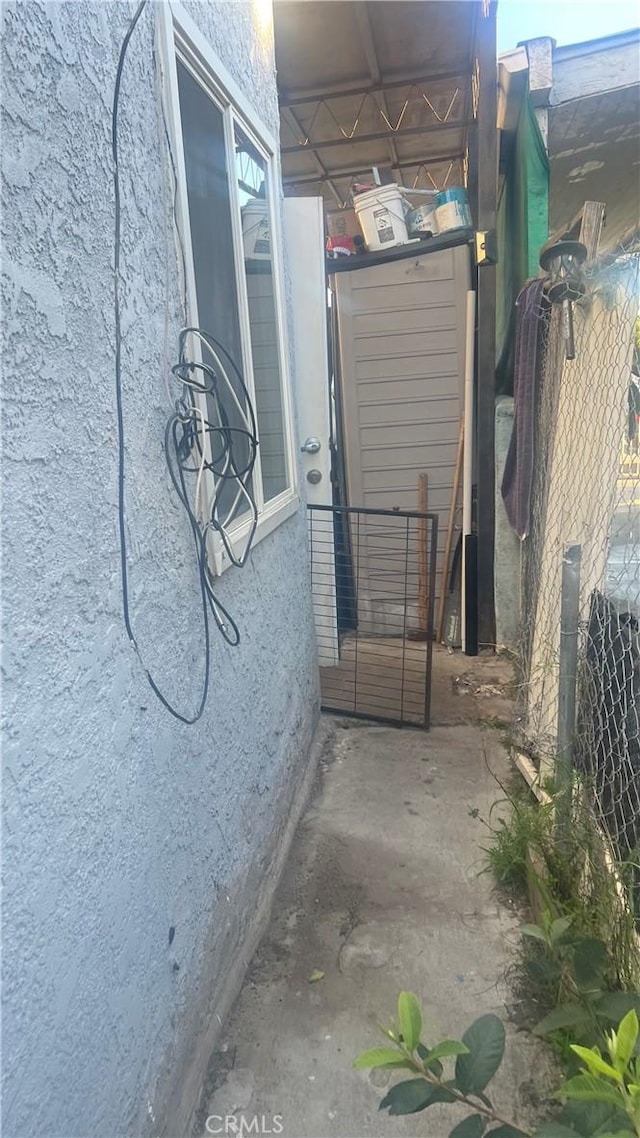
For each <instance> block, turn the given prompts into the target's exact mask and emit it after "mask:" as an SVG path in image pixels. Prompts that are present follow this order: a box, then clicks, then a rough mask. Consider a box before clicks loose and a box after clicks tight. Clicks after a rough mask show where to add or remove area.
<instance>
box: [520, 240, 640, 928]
mask: <svg viewBox="0 0 640 1138" xmlns="http://www.w3.org/2000/svg"><path fill="white" fill-rule="evenodd" d="M639 286H640V246H639V245H638V242H637V240H636V241H635V243H629V245H628V246H627V247H626V248H621V249H619V250H618V251H617V252H616V253H615V254H613V255H611V256H609V257H607V258H606V259H602V260H596V261H594V262H593V263H592V264H591V265H589V266H588V267H587V269H586V292H585V295H584V297H583V298H582V300H580V301H578V302H577V303H575V304H574V305H573V316H574V330H575V358H574V359H567V358H566V352H565V336H566V324H563V312H562V309H561V307H560V306H559V305H551V304H549V303H548V301H547V300H546V298H545V296H544V295H543V294H542V292H541V289H540V287H539V286H538V292H537V294H536V296H537V302H536V303H537V311H536V313H535V325H536V328H535V337H536V347H537V364H536V377H535V391H536V396H535V406H534V412H533V418H534V424H535V427H534V431H533V438H534V456H535V457H534V463H533V475H532V485H531V494H530V498H529V511H530V517H529V531H528V534H527V536H526V539H525V540H523V542H522V575H521V580H522V596H521V614H522V619H521V642H520V648H519V658H520V666H521V670H522V676H521V678H522V686H521V694H522V698H521V702H520V708H519V726H520V731H521V735H522V737H523V748H524V749H525V750H527V751H528V753H529V755H530V757H531V758H532V759H533V760H534V762H535V763H536V765H537V766H538V768H539V772H540V778H541V781H542V782H543V784H544V782H545V780H548V781H549V783H551V782H553V783H554V785H555V786H556V787H557V785H558V781H557V777H556V776H557V775H558V763H559V747H561V745H562V740H563V738H564V737H567V735H566V733H567V728H568V729H569V736H568V737H569V738H570V739H571V747H570V762H571V764H572V768H573V781H574V784H575V785H578V786H579V787H581V788H582V789H583V797H584V801H585V802H586V803H587V805H588V808H589V809H590V811H591V812H592V816H593V820H594V825H595V826H596V827H597V828H598V829H599V830H600V831H601V832H602V834H603V836H604V838H605V843H606V845H607V846H608V847H609V853H610V856H611V857H612V858H613V860H614V862H615V863H616V865H617V867H618V870H619V874H620V879H621V880H623V881H624V882H625V883H626V884H627V885H628V887H629V897H630V898H631V899H633V900H634V902H635V906H636V912H637V914H638V915H640V870H639V869H638V867H639V866H640V719H639V714H638V709H639V696H640V438H639V430H640V378H639V377H638V374H637V372H638V371H639V370H640V369H639V368H638V367H637V364H638V357H639V356H640V352H639V351H638V349H637V347H636V348H634V341H635V339H636V338H637V329H638V309H639V298H640V287H639ZM570 546H572V547H574V549H575V547H579V549H578V551H577V556H578V559H579V562H580V566H579V580H578V581H577V584H576V588H575V589H574V593H575V609H576V611H575V623H574V630H573V635H574V645H573V648H574V660H575V651H576V648H577V661H578V663H577V684H576V679H575V677H573V684H574V690H575V716H573V714H572V708H571V699H569V703H568V704H567V688H566V684H567V675H564V676H563V663H562V659H563V649H564V648H566V644H563V642H562V639H561V621H563V622H564V623H563V624H562V627H563V635H564V636H570V635H571V633H570V631H569V632H567V627H568V626H567V625H566V619H565V618H566V613H567V611H568V610H567V605H569V607H570V603H571V598H570V597H568V596H567V595H565V596H563V559H566V557H567V550H568V547H570ZM564 580H565V585H564V589H565V594H566V589H567V586H566V580H567V574H566V573H565V574H564ZM565 658H566V657H565ZM570 658H571V657H570V655H569V659H570ZM565 671H566V668H565ZM573 671H574V672H575V671H576V668H575V662H574V664H573ZM568 680H569V683H571V681H572V677H571V676H569V677H568ZM563 684H564V688H563ZM567 714H569V716H570V718H571V720H572V721H571V722H570V723H567Z"/></svg>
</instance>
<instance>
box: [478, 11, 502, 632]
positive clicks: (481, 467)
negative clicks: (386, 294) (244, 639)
mask: <svg viewBox="0 0 640 1138" xmlns="http://www.w3.org/2000/svg"><path fill="white" fill-rule="evenodd" d="M496 7H497V5H496V3H495V0H490V3H489V4H488V5H487V6H485V5H484V4H483V6H482V8H481V10H480V13H479V15H478V34H477V39H476V55H477V59H478V66H479V89H478V116H477V124H478V125H477V131H476V134H477V139H476V143H477V145H476V148H475V157H476V158H477V187H478V190H477V192H478V216H477V219H476V224H477V227H478V229H479V230H481V231H492V230H495V228H496V213H497V196H498V131H497V129H496V102H497V86H498V84H497V61H496ZM487 9H488V10H487ZM485 11H486V15H485ZM477 311H478V342H477V351H476V376H477V381H476V400H477V403H476V430H475V451H476V484H477V494H478V498H477V514H476V520H477V534H478V572H477V589H478V640H479V643H480V644H481V645H488V644H493V643H494V642H495V612H494V603H493V558H494V525H495V513H494V511H495V487H494V483H495V443H494V432H495V421H494V420H495V365H496V359H495V356H496V349H495V337H496V269H495V265H482V266H481V267H480V268H479V269H478V309H477Z"/></svg>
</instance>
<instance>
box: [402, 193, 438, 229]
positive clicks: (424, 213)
mask: <svg viewBox="0 0 640 1138" xmlns="http://www.w3.org/2000/svg"><path fill="white" fill-rule="evenodd" d="M407 228H408V230H409V235H410V236H411V237H418V236H419V235H420V234H421V233H431V234H432V236H434V237H435V235H436V233H437V232H438V223H437V222H436V209H435V206H434V204H433V202H425V203H424V205H419V206H416V208H415V209H412V210H411V213H408V214H407Z"/></svg>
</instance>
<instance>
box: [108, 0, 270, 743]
mask: <svg viewBox="0 0 640 1138" xmlns="http://www.w3.org/2000/svg"><path fill="white" fill-rule="evenodd" d="M147 3H148V0H141V3H140V4H139V5H138V8H137V9H136V12H135V14H134V16H133V18H132V20H131V23H130V24H129V28H128V29H127V32H126V34H125V37H124V39H123V42H122V46H121V49H120V55H119V59H118V68H117V72H116V81H115V88H114V95H113V108H112V120H111V144H112V154H113V178H114V194H115V240H114V246H115V248H114V322H115V341H116V347H115V386H116V412H117V436H118V532H119V538H120V569H121V580H122V607H123V618H124V625H125V629H126V632H127V636H128V637H129V640H130V642H131V644H132V646H133V648H134V651H135V653H136V655H137V657H138V659H139V661H140V663H141V665H142V668H143V670H144V673H145V675H146V677H147V680H148V682H149V684H150V686H151V688H152V690H153V692H154V693H155V695H156V696H157V698H158V699H159V700H160V702H161V703H162V704H163V706H164V707H165V708H166V709H167V711H168V712H169V713H170V714H171V715H173V716H174V718H176V719H178V720H180V722H181V723H187V724H192V723H195V722H197V720H198V719H200V717H201V715H202V713H203V711H204V708H205V704H206V701H207V695H208V690H209V676H210V671H211V646H210V629H209V618H210V616H212V617H213V619H214V621H215V623H216V625H217V627H218V629H219V630H220V632H221V633H222V635H223V636H224V638H225V640H226V641H227V643H229V644H231V645H232V646H235V645H237V644H239V642H240V633H239V630H238V626H237V624H236V622H235V621H234V619H233V617H232V616H231V614H230V613H229V611H228V610H227V609H226V608H225V606H224V605H223V604H222V602H221V601H220V600H219V598H218V597H217V596H216V593H215V591H214V588H213V576H212V573H211V570H210V568H209V560H208V552H207V546H208V540H209V535H210V534H214V535H218V536H219V538H220V540H221V542H222V545H223V547H224V550H225V552H226V555H227V557H228V558H229V560H230V562H231V563H232V564H233V565H236V566H242V565H244V564H246V560H247V557H248V555H249V551H250V549H251V544H252V541H253V538H254V535H255V532H256V527H257V520H258V515H257V507H256V503H255V500H254V497H253V492H252V477H253V469H254V465H255V460H256V453H257V447H258V438H257V428H256V419H255V412H254V409H253V406H252V403H251V399H250V397H249V392H248V391H247V387H246V384H245V382H244V379H243V376H242V374H241V371H240V369H239V368H238V366H237V364H236V363H235V362H234V360H233V359H232V358H231V356H230V355H229V353H228V351H227V350H226V348H225V347H224V345H223V344H222V343H220V341H219V340H217V339H216V337H215V336H214V335H213V334H212V333H211V332H206V331H204V330H203V329H200V328H192V327H187V328H184V329H183V330H182V331H181V333H180V335H179V340H178V362H177V363H176V364H174V366H173V367H172V369H171V372H172V374H173V376H174V379H175V380H177V381H178V383H179V385H180V390H179V394H178V396H177V398H176V399H175V401H174V406H173V410H172V414H171V415H170V418H169V420H168V422H167V425H166V429H165V436H164V448H165V457H166V461H167V466H168V469H169V474H170V477H171V481H172V483H173V486H174V489H175V491H176V493H177V495H178V497H179V499H180V501H181V503H182V505H183V507H184V509H185V512H186V514H187V517H188V519H189V525H190V528H191V533H192V537H193V541H194V546H195V551H196V559H197V565H198V576H199V582H200V597H201V604H202V618H203V629H204V642H205V666H204V678H203V683H202V690H201V694H200V697H199V702H198V707H197V710H196V712H195V713H194V714H193V715H191V716H189V715H184V714H182V713H181V712H180V711H178V710H177V709H176V708H175V707H174V706H173V705H172V704H171V702H170V701H169V699H168V698H167V697H166V696H165V695H164V693H163V692H162V690H161V689H160V687H159V686H158V684H157V683H156V681H155V679H154V678H153V676H152V674H151V672H150V671H149V669H148V667H147V666H146V664H145V662H144V660H143V658H142V654H141V652H140V648H139V646H138V643H137V640H136V636H135V632H134V628H133V623H132V618H131V608H130V601H129V570H128V561H127V537H126V515H125V434H124V414H123V390H122V323H121V304H120V253H121V191H120V168H119V150H118V112H119V105H120V88H121V83H122V74H123V70H124V64H125V59H126V55H127V49H128V46H129V42H130V40H131V36H132V35H133V32H134V30H135V27H136V25H137V23H138V21H139V19H140V17H141V15H142V13H143V11H144V9H145V7H146V6H147ZM163 117H164V116H163ZM164 125H165V137H166V141H167V144H168V147H169V153H170V157H171V163H172V168H173V173H174V178H175V174H176V168H175V163H174V161H173V155H172V154H171V149H170V139H169V135H168V132H167V129H166V122H165V124H164ZM174 218H175V187H174ZM178 237H179V240H180V242H182V235H181V234H179V233H178ZM181 249H182V252H183V255H184V250H183V247H182V244H181ZM189 346H191V347H193V348H196V351H197V356H198V358H190V357H189V352H188V348H189ZM193 354H194V357H195V355H196V352H194V353H193ZM232 418H233V421H234V422H236V423H237V422H239V424H240V425H239V426H237V425H232ZM194 475H195V484H194V486H193V490H192V491H191V488H190V486H189V482H188V479H189V476H194ZM212 482H213V492H212V493H210V494H209V497H210V501H208V502H205V503H204V504H203V499H204V498H205V497H206V495H205V488H206V489H207V491H210V487H211V483H212ZM229 486H231V487H232V492H231V494H229V493H228V491H227V487H229ZM191 492H192V493H193V498H191ZM226 499H229V500H228V501H227V500H226ZM241 508H244V510H245V511H248V514H249V528H248V533H247V536H246V538H245V541H244V547H243V549H242V552H241V553H238V552H237V551H236V549H235V548H234V545H233V543H232V541H231V538H230V536H229V532H228V531H229V525H230V524H231V522H232V521H233V520H234V518H235V517H236V516H237V513H238V511H239V510H240V509H241Z"/></svg>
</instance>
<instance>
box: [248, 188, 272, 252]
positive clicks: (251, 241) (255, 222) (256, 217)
mask: <svg viewBox="0 0 640 1138" xmlns="http://www.w3.org/2000/svg"><path fill="white" fill-rule="evenodd" d="M242 240H243V244H244V255H245V257H246V259H247V260H248V261H270V260H271V227H270V225H269V213H268V211H267V203H266V200H265V199H264V198H254V199H253V200H252V201H250V202H247V204H246V205H244V206H243V207H242Z"/></svg>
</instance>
